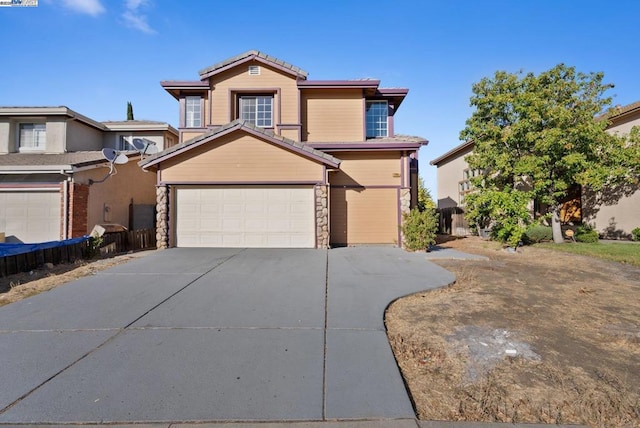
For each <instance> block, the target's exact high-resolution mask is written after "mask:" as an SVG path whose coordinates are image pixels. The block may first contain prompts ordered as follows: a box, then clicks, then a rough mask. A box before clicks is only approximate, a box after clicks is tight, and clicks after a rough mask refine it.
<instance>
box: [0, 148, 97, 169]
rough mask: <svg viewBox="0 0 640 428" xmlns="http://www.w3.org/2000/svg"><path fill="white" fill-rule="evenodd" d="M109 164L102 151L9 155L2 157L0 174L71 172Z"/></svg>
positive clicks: (0, 158) (0, 157)
mask: <svg viewBox="0 0 640 428" xmlns="http://www.w3.org/2000/svg"><path fill="white" fill-rule="evenodd" d="M105 162H107V161H106V160H105V158H104V156H103V155H102V152H101V151H87V152H72V153H7V154H3V155H0V174H1V173H2V172H8V171H22V172H28V171H40V172H44V171H50V172H60V171H65V172H66V171H69V170H72V169H73V168H80V167H83V166H89V165H95V164H101V163H105Z"/></svg>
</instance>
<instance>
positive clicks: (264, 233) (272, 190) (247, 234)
mask: <svg viewBox="0 0 640 428" xmlns="http://www.w3.org/2000/svg"><path fill="white" fill-rule="evenodd" d="M176 192H177V193H176V212H177V216H176V217H177V220H176V240H177V242H176V244H177V245H178V246H180V247H186V246H203V247H206V246H222V247H314V246H315V205H314V190H313V188H310V187H305V188H302V187H301V188H287V187H245V186H234V187H211V188H189V187H183V188H178V189H177V191H176ZM198 198H199V199H200V202H198ZM198 206H200V208H197V209H193V207H198ZM214 206H215V207H217V208H216V209H213V207H214ZM185 207H186V208H187V209H186V210H184V211H183V208H185ZM205 207H206V208H205ZM198 222H199V223H200V224H199V225H198V224H197V223H198ZM196 228H197V229H196Z"/></svg>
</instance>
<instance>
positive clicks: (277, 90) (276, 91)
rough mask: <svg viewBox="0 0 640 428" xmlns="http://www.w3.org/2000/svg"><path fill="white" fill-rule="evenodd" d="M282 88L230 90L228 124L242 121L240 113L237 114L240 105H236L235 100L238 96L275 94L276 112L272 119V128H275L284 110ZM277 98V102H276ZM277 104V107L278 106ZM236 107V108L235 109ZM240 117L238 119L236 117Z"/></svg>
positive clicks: (228, 92) (228, 91)
mask: <svg viewBox="0 0 640 428" xmlns="http://www.w3.org/2000/svg"><path fill="white" fill-rule="evenodd" d="M280 89H281V88H278V87H268V88H228V89H227V103H228V105H229V117H228V118H227V119H228V120H227V121H228V122H232V121H234V120H236V119H240V117H239V116H240V112H236V108H239V104H237V105H236V103H234V102H233V101H234V98H235V97H236V95H237V94H249V95H261V94H273V98H274V100H273V101H274V103H273V104H274V105H273V109H274V110H276V111H274V112H273V117H272V118H271V121H272V122H271V125H272V126H271V128H274V126H275V124H276V123H278V122H279V121H280V117H281V114H280V112H281V110H282V96H281V93H280V92H281V90H280ZM276 98H277V100H276ZM276 102H277V105H276ZM234 107H236V108H234ZM235 116H238V117H235Z"/></svg>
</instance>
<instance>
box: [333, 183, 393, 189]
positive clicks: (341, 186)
mask: <svg viewBox="0 0 640 428" xmlns="http://www.w3.org/2000/svg"><path fill="white" fill-rule="evenodd" d="M329 187H332V188H334V189H401V188H402V187H403V186H397V185H393V184H379V185H364V184H362V185H357V184H330V185H329Z"/></svg>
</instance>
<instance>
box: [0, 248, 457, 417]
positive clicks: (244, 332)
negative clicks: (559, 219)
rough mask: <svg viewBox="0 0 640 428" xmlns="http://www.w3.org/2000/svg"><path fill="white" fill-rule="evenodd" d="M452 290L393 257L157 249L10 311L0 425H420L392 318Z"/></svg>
mask: <svg viewBox="0 0 640 428" xmlns="http://www.w3.org/2000/svg"><path fill="white" fill-rule="evenodd" d="M453 280H454V277H453V275H452V274H451V273H449V272H447V271H446V270H444V269H442V268H440V267H438V266H436V265H434V264H432V263H429V262H427V261H426V260H425V258H424V255H419V254H411V253H406V252H404V251H402V250H399V249H395V248H373V247H372V248H343V249H335V250H329V251H325V250H267V249H260V250H257V249H246V250H245V249H171V250H165V251H159V252H156V253H154V254H151V255H149V256H146V257H144V258H140V259H137V260H134V261H131V262H129V263H128V264H125V265H121V266H118V267H115V268H113V269H110V270H107V271H103V272H102V273H99V274H97V275H94V276H90V277H86V278H82V279H80V280H78V281H75V282H73V283H69V284H67V285H65V286H62V287H59V288H57V289H54V290H52V291H50V292H47V293H43V294H40V295H38V296H34V297H31V298H29V299H26V300H23V301H21V302H17V303H14V304H11V305H8V306H5V307H2V308H0V358H1V359H2V361H3V370H2V371H0V385H2V386H3V387H2V388H0V423H21V424H22V423H33V424H38V423H60V424H69V423H73V424H77V423H82V424H91V423H143V422H144V423H161V424H163V425H165V424H169V423H175V422H182V423H184V422H227V423H230V422H287V421H289V422H296V423H301V422H303V421H306V422H305V423H307V422H308V423H317V422H322V421H335V420H353V422H354V423H355V420H370V421H377V422H375V423H379V424H384V423H387V422H389V420H392V421H393V423H394V424H395V423H400V421H398V419H401V420H406V421H409V422H414V418H415V414H414V411H413V408H412V405H411V402H410V400H409V397H408V395H407V392H406V389H405V386H404V383H403V380H402V377H401V376H400V373H399V370H398V367H397V365H396V363H395V359H394V357H393V354H392V352H391V348H390V346H389V343H388V341H387V337H386V333H385V329H384V324H383V315H384V310H385V308H386V307H387V305H388V304H389V303H390V302H391V301H392V300H394V299H396V298H398V297H401V296H404V295H407V294H410V293H414V292H417V291H420V290H425V289H429V288H434V287H440V286H444V285H447V284H449V283H450V282H452V281H453ZM385 421H387V422H385ZM389 423H390V422H389ZM402 423H405V422H402ZM239 426H243V425H239ZM261 426H263V427H264V426H268V425H261ZM301 426H310V425H301ZM378 426H383V425H378ZM394 426H396V425H394Z"/></svg>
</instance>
